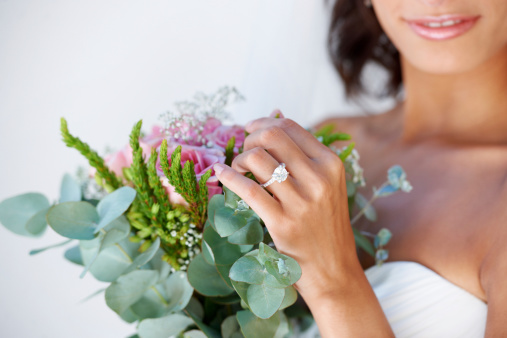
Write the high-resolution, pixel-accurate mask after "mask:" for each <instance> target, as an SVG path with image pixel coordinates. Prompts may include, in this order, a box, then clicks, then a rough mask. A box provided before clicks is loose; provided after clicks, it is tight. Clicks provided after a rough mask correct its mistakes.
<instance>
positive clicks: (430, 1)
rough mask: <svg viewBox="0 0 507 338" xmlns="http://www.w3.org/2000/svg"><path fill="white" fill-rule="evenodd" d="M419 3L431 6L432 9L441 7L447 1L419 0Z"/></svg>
mask: <svg viewBox="0 0 507 338" xmlns="http://www.w3.org/2000/svg"><path fill="white" fill-rule="evenodd" d="M419 1H421V2H422V3H424V4H425V5H427V6H431V7H436V6H440V5H441V4H443V3H444V2H445V0H419Z"/></svg>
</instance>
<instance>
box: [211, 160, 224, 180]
mask: <svg viewBox="0 0 507 338" xmlns="http://www.w3.org/2000/svg"><path fill="white" fill-rule="evenodd" d="M213 170H214V171H215V175H216V176H217V177H218V178H220V174H221V173H222V171H224V165H223V164H220V163H216V164H215V165H214V166H213Z"/></svg>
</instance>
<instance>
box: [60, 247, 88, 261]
mask: <svg viewBox="0 0 507 338" xmlns="http://www.w3.org/2000/svg"><path fill="white" fill-rule="evenodd" d="M64 257H65V258H66V259H67V260H69V261H71V262H72V263H74V264H78V265H84V264H83V258H82V257H81V250H79V245H76V246H73V247H72V248H70V249H67V250H66V251H65V254H64Z"/></svg>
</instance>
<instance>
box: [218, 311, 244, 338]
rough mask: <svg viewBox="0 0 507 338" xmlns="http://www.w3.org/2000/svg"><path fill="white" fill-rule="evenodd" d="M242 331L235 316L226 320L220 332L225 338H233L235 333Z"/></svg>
mask: <svg viewBox="0 0 507 338" xmlns="http://www.w3.org/2000/svg"><path fill="white" fill-rule="evenodd" d="M240 330H241V329H240V327H239V323H238V319H237V318H236V316H234V315H232V316H229V317H227V318H225V320H224V321H223V322H222V324H221V325H220V331H221V332H222V337H223V338H231V337H232V335H233V334H234V333H235V332H238V331H240Z"/></svg>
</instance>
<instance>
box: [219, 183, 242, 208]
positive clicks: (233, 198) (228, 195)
mask: <svg viewBox="0 0 507 338" xmlns="http://www.w3.org/2000/svg"><path fill="white" fill-rule="evenodd" d="M223 189H224V195H225V199H224V202H225V206H226V207H229V208H231V209H233V210H235V209H237V207H238V202H239V201H241V197H239V196H238V195H236V193H235V192H234V191H232V190H231V189H229V188H227V187H226V186H224V187H223Z"/></svg>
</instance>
